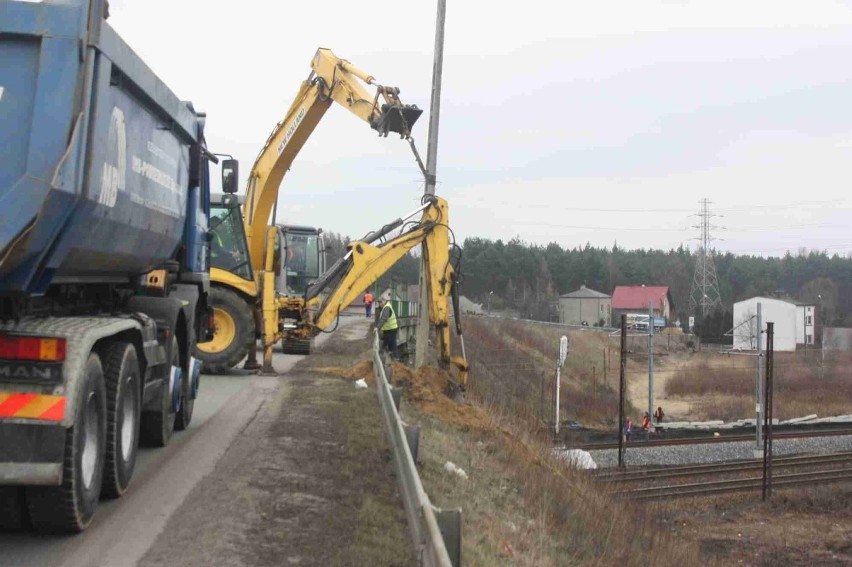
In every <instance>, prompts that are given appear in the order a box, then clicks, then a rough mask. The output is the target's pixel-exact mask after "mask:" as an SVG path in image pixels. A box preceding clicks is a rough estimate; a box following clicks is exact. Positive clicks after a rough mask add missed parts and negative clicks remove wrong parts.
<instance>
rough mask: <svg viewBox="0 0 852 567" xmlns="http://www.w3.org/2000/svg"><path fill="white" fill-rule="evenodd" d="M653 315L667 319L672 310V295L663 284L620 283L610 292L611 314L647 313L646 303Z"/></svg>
mask: <svg viewBox="0 0 852 567" xmlns="http://www.w3.org/2000/svg"><path fill="white" fill-rule="evenodd" d="M649 303H650V304H651V305H652V306H653V309H654V315H657V316H660V317H665V318H666V320H669V319H670V317H671V312H672V297H671V293H670V292H669V286H665V285H648V286H646V285H620V286H617V287H616V288H615V291H614V292H612V313H613V316H617V315H621V314H622V313H647V312H648V304H649Z"/></svg>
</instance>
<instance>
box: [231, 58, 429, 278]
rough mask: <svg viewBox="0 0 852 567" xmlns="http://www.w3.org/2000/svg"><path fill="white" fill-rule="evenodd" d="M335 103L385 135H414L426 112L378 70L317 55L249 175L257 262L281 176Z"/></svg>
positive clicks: (248, 218) (250, 233) (251, 240)
mask: <svg viewBox="0 0 852 567" xmlns="http://www.w3.org/2000/svg"><path fill="white" fill-rule="evenodd" d="M367 86H372V87H375V93H374V94H370V92H369V91H368V90H367ZM332 102H337V103H338V104H340V105H341V106H342V107H343V108H346V109H347V110H349V111H350V112H352V113H353V114H354V115H355V116H357V117H358V118H360V119H361V120H364V121H365V122H367V123H368V124H369V125H370V127H371V128H373V129H374V130H377V131H378V133H379V134H380V135H384V136H387V134H388V133H389V132H395V133H398V134H400V136H402V137H403V138H408V136H409V133H410V129H411V127H412V126H413V125H414V123H415V122H416V121H417V119H418V118H419V117H420V114H421V113H422V111H421V110H420V109H418V108H417V107H416V106H406V105H403V104H402V103H401V102H400V100H399V89H398V88H395V87H383V86H381V85H378V84H377V83H376V81H375V79H374V78H373V76H372V75H369V74H367V73H365V72H363V71H361V70H360V69H358V68H357V67H355V66H354V65H352V64H351V63H349V62H348V61H346V60H344V59H340V58H338V57H336V56H335V55H334V53H332V52H331V50H330V49H323V48H320V49H318V50H317V52H316V54H315V55H314V57H313V59H312V60H311V74H310V75H309V76H308V78H307V79H306V80H305V81H304V82H303V83H302V85H301V87H300V88H299V92H298V93H297V95H296V98H295V99H294V100H293V103H292V104H291V105H290V108H289V110H288V111H287V114H286V115H285V116H284V119H283V120H282V121H281V122H279V123H278V124H277V125H276V126H275V129H274V130H273V131H272V134H270V136H269V138H268V139H267V140H266V144H264V146H263V149H262V150H261V152H260V154H259V155H258V157H257V159H256V160H255V162H254V165H253V167H252V170H251V173H250V174H249V180H248V186H247V188H246V207H245V227H246V237H247V240H248V247H249V255H250V257H251V262H252V265H253V266H262V265H263V264H264V261H263V255H264V244H265V238H264V235H265V233H266V227H267V224H268V221H269V217H270V214H271V212H272V208H273V207H274V206H275V201H276V198H277V195H278V188H279V186H280V185H281V181H282V180H283V179H284V175H286V173H287V171H288V170H289V169H290V166H291V165H292V164H293V161H294V160H295V159H296V156H297V155H298V154H299V151H300V150H301V149H302V147H303V146H304V145H305V142H306V141H307V140H308V138H309V137H310V135H311V134H312V133H313V131H314V129H315V128H316V127H317V124H319V122H320V120H322V117H323V116H324V115H325V113H326V111H327V110H328V108H329V107H330V106H331V104H332Z"/></svg>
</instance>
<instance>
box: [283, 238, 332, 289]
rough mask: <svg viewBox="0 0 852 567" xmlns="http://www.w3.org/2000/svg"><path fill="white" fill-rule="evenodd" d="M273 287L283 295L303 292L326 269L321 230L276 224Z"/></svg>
mask: <svg viewBox="0 0 852 567" xmlns="http://www.w3.org/2000/svg"><path fill="white" fill-rule="evenodd" d="M276 247H277V248H279V250H276V256H279V259H278V261H277V262H276V270H275V271H276V285H275V287H276V289H277V291H278V292H279V293H282V294H285V295H289V296H292V295H304V294H305V292H306V291H307V289H308V286H310V285H311V284H312V283H313V282H314V281H316V279H317V278H319V276H320V275H321V274H322V273H323V272H324V271H325V245H324V241H323V238H322V229H319V228H313V227H308V226H288V225H278V242H277V243H276Z"/></svg>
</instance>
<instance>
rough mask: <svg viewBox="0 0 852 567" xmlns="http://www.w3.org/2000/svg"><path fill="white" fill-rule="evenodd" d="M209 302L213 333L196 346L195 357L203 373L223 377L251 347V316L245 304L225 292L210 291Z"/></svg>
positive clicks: (252, 337) (252, 322)
mask: <svg viewBox="0 0 852 567" xmlns="http://www.w3.org/2000/svg"><path fill="white" fill-rule="evenodd" d="M209 303H210V305H211V307H213V321H214V324H215V326H216V330H215V332H214V334H213V339H212V340H210V341H208V342H206V343H199V344H198V346H197V347H196V352H197V354H196V356H197V357H198V358H199V359H200V360H201V362H202V363H203V365H204V366H202V371H203V372H206V373H210V374H223V373H226V372H228V371H230V370H231V368H233V367H234V366H236V365H237V364H239V362H240V361H241V360H242V359H243V358H245V357H246V355H247V354H248V351H249V348H253V347H254V345H255V338H254V337H255V329H254V317H253V316H252V311H251V307H250V306H249V305H248V304H247V303H246V301H245V300H244V299H243V298H242V297H240V296H239V295H237V294H236V293H234V292H233V291H231V290H228V289H224V288H221V287H213V288H211V289H210V298H209Z"/></svg>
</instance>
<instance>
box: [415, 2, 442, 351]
mask: <svg viewBox="0 0 852 567" xmlns="http://www.w3.org/2000/svg"><path fill="white" fill-rule="evenodd" d="M446 18H447V0H438V17H437V19H436V20H435V60H434V63H433V65H432V101H431V105H430V110H429V140H428V142H427V150H426V189H425V191H424V192H425V194H426V195H434V194H435V181H436V171H437V169H438V120H439V118H440V113H441V73H442V72H443V68H444V22H445V20H446ZM445 222H446V221H445ZM428 306H429V290H427V289H426V261H425V258H424V256H423V254H422V253H421V255H420V314H419V317H418V319H417V334H416V336H415V340H416V341H417V343H416V349H417V350H416V351H415V353H414V366H415V368H420V367H421V366H423V365H424V364H426V360H427V357H426V353H427V351H428V350H429V307H428Z"/></svg>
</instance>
